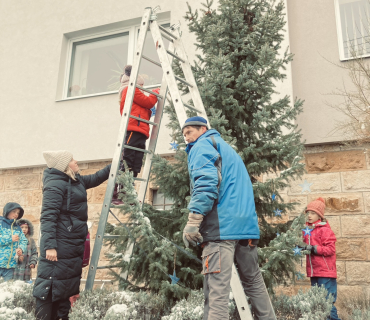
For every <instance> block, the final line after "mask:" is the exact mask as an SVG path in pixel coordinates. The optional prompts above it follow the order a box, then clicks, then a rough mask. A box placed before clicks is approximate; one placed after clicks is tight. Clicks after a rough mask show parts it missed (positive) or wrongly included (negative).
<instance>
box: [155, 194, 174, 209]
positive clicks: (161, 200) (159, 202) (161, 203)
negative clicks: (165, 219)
mask: <svg viewBox="0 0 370 320" xmlns="http://www.w3.org/2000/svg"><path fill="white" fill-rule="evenodd" d="M172 205H173V201H172V200H171V199H168V198H165V197H164V195H163V193H160V192H159V190H153V207H154V208H155V209H157V210H170V209H171V207H172Z"/></svg>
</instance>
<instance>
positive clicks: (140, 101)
mask: <svg viewBox="0 0 370 320" xmlns="http://www.w3.org/2000/svg"><path fill="white" fill-rule="evenodd" d="M131 69H132V66H131V65H127V66H126V67H125V69H124V73H123V75H122V76H121V87H120V89H119V91H118V97H119V103H120V113H121V116H122V113H123V108H124V105H125V101H126V95H127V88H128V84H129V81H130V75H131ZM137 84H138V85H140V86H144V78H143V76H141V75H138V77H137ZM153 92H155V93H158V94H159V88H157V89H155V90H153ZM156 103H157V97H156V96H155V95H153V94H151V95H149V96H146V95H145V94H144V93H143V92H142V91H141V90H140V89H138V88H136V89H135V95H134V101H133V103H132V107H131V116H135V117H137V118H142V119H144V120H150V117H151V115H152V111H151V110H150V109H152V108H153V107H154V105H155V104H156ZM148 138H149V124H147V123H145V122H143V121H140V120H137V119H134V118H130V120H129V123H128V126H127V135H126V140H125V145H128V146H131V147H135V148H139V149H145V142H146V140H147V139H148ZM143 156H144V153H143V152H140V151H135V150H132V149H127V148H125V149H123V150H122V155H121V163H120V168H119V170H120V171H125V167H124V164H123V161H126V164H127V167H128V168H129V170H130V171H132V172H133V175H134V177H137V175H138V174H139V172H140V170H141V167H142V165H143ZM119 188H120V186H119V185H118V184H116V186H115V189H114V193H113V199H112V204H114V205H120V204H122V201H121V200H120V199H118V192H119Z"/></svg>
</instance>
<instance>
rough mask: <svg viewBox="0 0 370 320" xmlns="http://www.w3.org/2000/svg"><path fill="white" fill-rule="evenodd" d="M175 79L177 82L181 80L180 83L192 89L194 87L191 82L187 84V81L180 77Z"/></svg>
mask: <svg viewBox="0 0 370 320" xmlns="http://www.w3.org/2000/svg"><path fill="white" fill-rule="evenodd" d="M175 78H176V80H179V81H180V82H182V83H183V84H186V85H187V86H189V87H190V88H192V87H193V85H192V84H190V83H189V82H187V81H186V80H184V79H182V78H180V77H178V76H175Z"/></svg>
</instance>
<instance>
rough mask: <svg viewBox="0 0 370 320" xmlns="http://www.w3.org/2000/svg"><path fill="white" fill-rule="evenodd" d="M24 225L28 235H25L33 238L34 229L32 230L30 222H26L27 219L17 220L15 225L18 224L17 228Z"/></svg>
mask: <svg viewBox="0 0 370 320" xmlns="http://www.w3.org/2000/svg"><path fill="white" fill-rule="evenodd" d="M25 223H26V224H27V225H28V234H27V235H29V236H31V237H33V235H34V232H35V229H34V227H33V224H32V222H31V221H30V220H27V219H19V220H18V221H17V224H18V225H19V226H21V225H22V224H25Z"/></svg>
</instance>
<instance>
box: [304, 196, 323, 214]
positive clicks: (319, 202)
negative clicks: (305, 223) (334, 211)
mask: <svg viewBox="0 0 370 320" xmlns="http://www.w3.org/2000/svg"><path fill="white" fill-rule="evenodd" d="M307 211H313V212H316V213H317V214H318V215H319V216H320V217H321V218H324V214H325V200H324V199H323V198H321V197H320V198H318V199H316V200H314V201H312V202H310V203H309V204H308V206H307V209H306V212H307Z"/></svg>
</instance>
